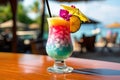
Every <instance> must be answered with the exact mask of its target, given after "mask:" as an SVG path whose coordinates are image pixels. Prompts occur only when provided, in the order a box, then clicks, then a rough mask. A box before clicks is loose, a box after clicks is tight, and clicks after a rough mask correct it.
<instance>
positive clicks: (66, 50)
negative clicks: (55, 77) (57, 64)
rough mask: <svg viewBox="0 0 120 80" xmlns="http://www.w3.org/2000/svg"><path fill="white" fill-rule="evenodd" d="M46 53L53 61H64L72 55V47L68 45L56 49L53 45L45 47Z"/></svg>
mask: <svg viewBox="0 0 120 80" xmlns="http://www.w3.org/2000/svg"><path fill="white" fill-rule="evenodd" d="M46 51H47V53H48V55H49V56H50V57H52V58H53V59H55V60H64V59H66V58H68V57H69V56H70V55H71V54H72V51H73V47H72V45H70V44H69V45H67V46H61V47H59V48H56V47H55V45H47V46H46Z"/></svg>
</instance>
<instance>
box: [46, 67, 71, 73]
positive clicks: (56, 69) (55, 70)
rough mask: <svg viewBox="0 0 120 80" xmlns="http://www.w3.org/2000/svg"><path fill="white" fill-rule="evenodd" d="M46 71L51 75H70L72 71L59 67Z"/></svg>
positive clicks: (49, 68)
mask: <svg viewBox="0 0 120 80" xmlns="http://www.w3.org/2000/svg"><path fill="white" fill-rule="evenodd" d="M48 71H49V72H52V73H60V74H61V73H71V72H72V71H73V68H72V67H63V68H62V67H59V68H55V67H48Z"/></svg>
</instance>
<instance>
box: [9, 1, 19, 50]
mask: <svg viewBox="0 0 120 80" xmlns="http://www.w3.org/2000/svg"><path fill="white" fill-rule="evenodd" d="M17 1H18V0H10V4H11V9H12V14H13V18H12V19H13V27H12V34H13V39H12V52H17V35H16V30H17V27H16V13H17Z"/></svg>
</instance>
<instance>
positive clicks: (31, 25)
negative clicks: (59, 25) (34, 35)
mask: <svg viewBox="0 0 120 80" xmlns="http://www.w3.org/2000/svg"><path fill="white" fill-rule="evenodd" d="M39 28H40V25H39V24H37V23H32V24H30V25H29V29H39Z"/></svg>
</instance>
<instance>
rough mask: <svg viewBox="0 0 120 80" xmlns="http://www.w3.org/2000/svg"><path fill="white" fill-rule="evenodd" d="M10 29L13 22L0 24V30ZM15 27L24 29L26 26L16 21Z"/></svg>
mask: <svg viewBox="0 0 120 80" xmlns="http://www.w3.org/2000/svg"><path fill="white" fill-rule="evenodd" d="M12 27H13V20H8V21H6V22H4V23H1V24H0V28H12ZM16 27H26V25H25V24H24V23H21V22H19V21H16Z"/></svg>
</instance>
